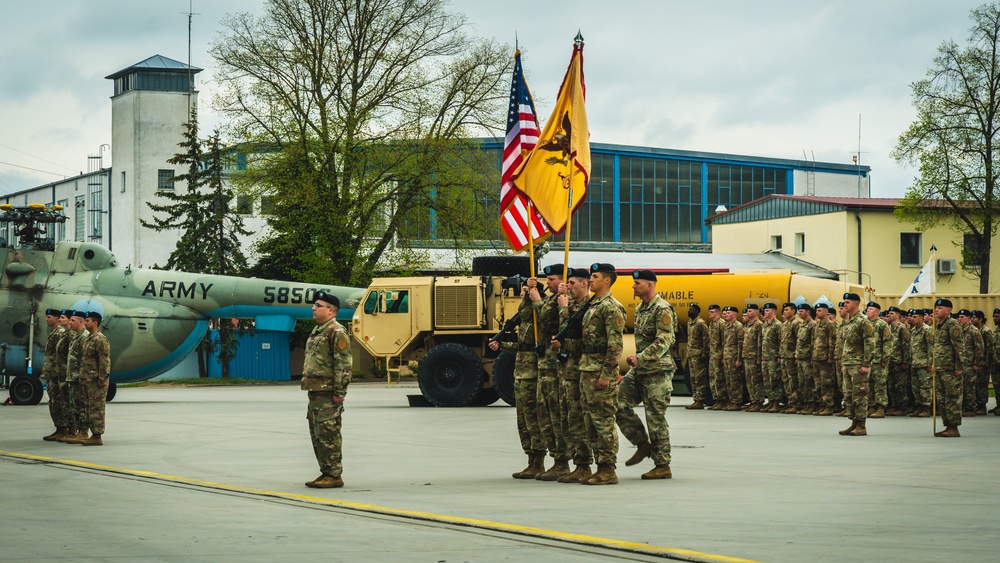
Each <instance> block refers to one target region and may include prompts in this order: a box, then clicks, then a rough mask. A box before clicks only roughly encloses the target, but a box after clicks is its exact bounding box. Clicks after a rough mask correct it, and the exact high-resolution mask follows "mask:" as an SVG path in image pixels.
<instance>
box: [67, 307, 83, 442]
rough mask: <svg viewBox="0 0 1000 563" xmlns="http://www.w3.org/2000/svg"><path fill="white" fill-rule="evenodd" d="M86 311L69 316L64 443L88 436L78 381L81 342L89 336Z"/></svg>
mask: <svg viewBox="0 0 1000 563" xmlns="http://www.w3.org/2000/svg"><path fill="white" fill-rule="evenodd" d="M86 318H87V313H86V312H84V311H71V312H70V316H69V329H70V337H69V340H70V343H69V350H68V353H67V356H66V385H67V387H68V388H69V397H70V404H71V407H70V412H71V423H70V426H71V428H70V429H71V430H73V429H76V432H75V433H71V435H70V437H68V438H65V439H63V440H60V442H63V443H66V444H79V443H81V442H83V441H84V440H86V439H87V438H88V437H89V436H88V433H87V426H88V425H89V424H88V422H87V395H86V392H85V390H84V388H83V383H82V382H81V381H80V363H81V360H82V359H83V343H84V342H85V341H86V340H87V337H88V336H90V333H88V332H87V329H86V328H85V326H84V320H85V319H86Z"/></svg>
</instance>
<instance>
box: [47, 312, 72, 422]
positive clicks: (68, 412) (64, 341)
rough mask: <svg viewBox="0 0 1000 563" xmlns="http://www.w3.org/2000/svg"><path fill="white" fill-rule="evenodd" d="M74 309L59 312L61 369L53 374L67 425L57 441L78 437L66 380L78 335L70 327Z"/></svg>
mask: <svg viewBox="0 0 1000 563" xmlns="http://www.w3.org/2000/svg"><path fill="white" fill-rule="evenodd" d="M72 315H73V311H72V310H71V309H63V310H62V311H60V314H59V326H60V327H62V329H63V332H62V335H61V336H60V337H59V340H58V341H56V363H55V369H56V370H59V375H58V376H53V377H55V378H56V379H58V381H59V394H60V395H62V399H63V407H62V420H63V425H64V426H65V427H66V432H65V433H64V434H63V435H62V436H59V437H57V438H56V441H59V442H65V441H66V440H68V439H70V438H76V435H77V430H76V411H75V410H74V405H73V395H72V393H71V390H70V384H69V382H67V381H66V372H67V369H66V364H67V363H68V362H69V345H70V343H71V342H72V341H73V337H75V336H76V332H74V331H73V330H71V329H70V327H69V325H70V317H72Z"/></svg>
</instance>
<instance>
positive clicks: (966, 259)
mask: <svg viewBox="0 0 1000 563" xmlns="http://www.w3.org/2000/svg"><path fill="white" fill-rule="evenodd" d="M982 265H983V261H982V253H981V252H980V251H979V239H978V238H976V235H972V234H966V235H963V236H962V267H963V268H965V269H970V268H979V267H981V266H982Z"/></svg>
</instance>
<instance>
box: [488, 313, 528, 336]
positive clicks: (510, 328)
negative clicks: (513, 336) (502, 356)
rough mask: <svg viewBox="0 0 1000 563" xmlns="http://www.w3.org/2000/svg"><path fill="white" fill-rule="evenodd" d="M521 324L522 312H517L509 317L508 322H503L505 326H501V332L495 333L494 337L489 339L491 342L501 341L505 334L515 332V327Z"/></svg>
mask: <svg viewBox="0 0 1000 563" xmlns="http://www.w3.org/2000/svg"><path fill="white" fill-rule="evenodd" d="M519 324H521V314H520V313H515V314H514V316H513V317H511V318H509V319H507V322H505V323H504V324H503V328H501V329H500V331H499V332H497V333H496V334H494V335H493V337H492V338H490V340H489V341H490V342H500V340H501V339H502V338H503V335H504V334H510V333H513V332H514V329H515V328H517V326H518V325H519Z"/></svg>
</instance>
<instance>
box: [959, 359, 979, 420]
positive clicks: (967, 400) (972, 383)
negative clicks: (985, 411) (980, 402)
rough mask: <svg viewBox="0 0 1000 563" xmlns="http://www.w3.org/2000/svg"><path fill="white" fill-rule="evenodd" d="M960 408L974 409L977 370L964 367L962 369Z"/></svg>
mask: <svg viewBox="0 0 1000 563" xmlns="http://www.w3.org/2000/svg"><path fill="white" fill-rule="evenodd" d="M962 379H963V380H964V381H963V382H962V395H963V399H962V409H963V410H966V411H974V410H976V385H977V384H978V382H979V370H978V369H972V368H971V367H970V368H966V369H965V370H963V371H962Z"/></svg>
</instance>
